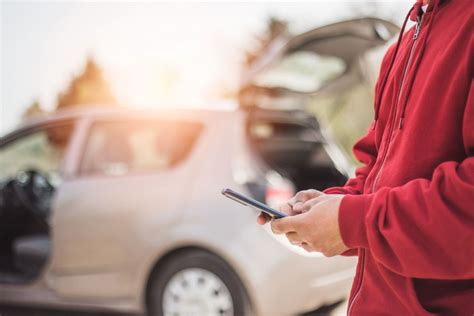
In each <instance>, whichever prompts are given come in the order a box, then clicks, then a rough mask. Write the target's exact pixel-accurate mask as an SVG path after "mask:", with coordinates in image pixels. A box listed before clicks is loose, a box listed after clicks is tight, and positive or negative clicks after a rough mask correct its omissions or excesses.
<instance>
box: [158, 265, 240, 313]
mask: <svg viewBox="0 0 474 316" xmlns="http://www.w3.org/2000/svg"><path fill="white" fill-rule="evenodd" d="M163 314H164V315H165V316H200V315H209V316H212V315H218V316H221V315H225V316H231V315H233V314H234V308H233V303H232V296H231V294H230V291H229V289H228V288H227V287H226V285H225V284H224V282H223V281H222V280H221V279H220V278H219V277H218V276H217V275H215V274H214V273H212V272H210V271H207V270H204V269H199V268H188V269H184V270H181V271H179V272H178V273H176V274H175V275H173V277H172V278H171V279H170V280H169V281H168V283H167V284H166V286H165V289H164V292H163Z"/></svg>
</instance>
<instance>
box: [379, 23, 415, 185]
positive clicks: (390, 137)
mask: <svg viewBox="0 0 474 316" xmlns="http://www.w3.org/2000/svg"><path fill="white" fill-rule="evenodd" d="M423 17H424V15H422V16H421V18H420V17H418V18H417V22H416V27H415V33H414V34H413V42H412V45H411V48H410V54H409V55H408V60H407V63H406V65H405V69H404V71H403V77H402V83H401V84H400V89H399V90H398V96H397V104H396V105H395V111H394V113H393V115H392V118H391V121H390V131H389V133H388V137H387V146H385V147H386V148H385V150H384V154H383V156H382V164H381V165H380V168H379V169H378V170H377V173H376V174H375V179H374V182H373V183H372V190H371V193H374V192H375V188H376V185H377V181H378V180H379V176H380V173H381V171H382V169H383V167H384V165H385V161H386V160H387V156H388V150H389V148H390V141H391V140H392V135H393V130H394V128H395V121H396V117H397V112H398V104H399V103H400V98H401V96H402V92H403V88H404V85H405V79H406V76H407V73H408V68H409V67H410V64H411V61H412V59H413V52H414V51H415V47H416V42H417V39H418V36H419V34H420V30H421V24H422V23H423Z"/></svg>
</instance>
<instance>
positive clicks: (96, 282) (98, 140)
mask: <svg viewBox="0 0 474 316" xmlns="http://www.w3.org/2000/svg"><path fill="white" fill-rule="evenodd" d="M201 128H202V126H201V125H200V124H199V123H196V122H186V121H184V122H183V121H179V120H167V119H152V118H147V117H135V118H130V117H115V118H114V117H109V118H99V119H93V120H91V121H90V122H89V123H88V124H87V126H86V127H85V130H84V136H83V141H82V143H83V145H82V146H81V148H82V149H81V150H80V151H78V152H77V155H78V156H79V157H77V161H78V162H77V168H76V172H75V175H74V176H73V177H71V179H69V180H68V181H67V182H66V183H65V185H64V190H62V191H61V193H62V195H61V196H59V197H58V205H57V209H58V210H59V211H58V212H56V213H55V215H54V218H53V223H54V229H55V237H54V252H55V256H54V260H53V263H52V272H53V280H52V281H53V282H52V283H51V284H53V286H54V287H55V289H56V291H57V292H58V293H60V294H61V295H65V296H74V297H91V298H95V299H97V298H116V297H124V296H128V295H130V293H131V292H132V291H134V290H133V287H134V286H133V285H134V284H135V285H136V282H137V277H136V273H137V271H136V266H137V262H139V260H140V259H141V257H143V256H144V254H143V253H142V246H143V244H144V242H143V240H146V239H153V238H158V237H159V234H160V231H161V230H164V229H166V227H169V226H170V225H172V224H173V223H175V222H176V221H177V220H178V219H179V216H180V214H181V211H182V207H181V206H182V203H183V201H184V200H183V196H184V194H185V191H186V185H187V184H189V183H190V181H189V180H190V179H192V172H193V170H191V169H190V166H189V165H188V161H187V160H188V159H189V156H190V153H191V152H192V148H193V147H194V143H195V142H196V140H197V139H198V135H199V134H200V131H201ZM150 228H151V229H152V233H153V234H152V235H148V233H147V232H148V231H149V230H150Z"/></svg>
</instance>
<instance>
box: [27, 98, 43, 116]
mask: <svg viewBox="0 0 474 316" xmlns="http://www.w3.org/2000/svg"><path fill="white" fill-rule="evenodd" d="M42 113H45V111H44V110H43V109H42V108H41V105H40V103H39V101H38V100H35V101H33V103H31V105H30V106H29V107H27V108H26V110H25V112H23V115H22V118H23V119H28V118H30V117H33V116H37V115H39V114H42Z"/></svg>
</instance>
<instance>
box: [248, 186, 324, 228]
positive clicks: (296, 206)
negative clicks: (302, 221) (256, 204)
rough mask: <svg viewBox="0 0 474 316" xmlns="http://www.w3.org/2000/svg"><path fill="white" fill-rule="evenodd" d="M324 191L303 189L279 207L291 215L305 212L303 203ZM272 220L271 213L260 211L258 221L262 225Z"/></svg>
mask: <svg viewBox="0 0 474 316" xmlns="http://www.w3.org/2000/svg"><path fill="white" fill-rule="evenodd" d="M323 194H324V193H323V192H321V191H318V190H313V189H310V190H303V191H299V192H298V193H296V194H295V196H294V197H292V198H291V199H289V200H288V202H286V203H284V204H282V205H281V206H280V207H279V209H280V211H281V212H283V213H286V214H288V215H290V216H292V215H296V214H301V213H304V212H305V211H307V210H305V209H304V207H303V205H304V203H305V202H306V201H309V200H311V199H314V198H317V197H318V196H320V195H323ZM270 220H271V217H270V215H267V214H265V213H260V214H259V215H258V218H257V223H258V224H260V225H265V224H266V223H268V222H269V221H270Z"/></svg>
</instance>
